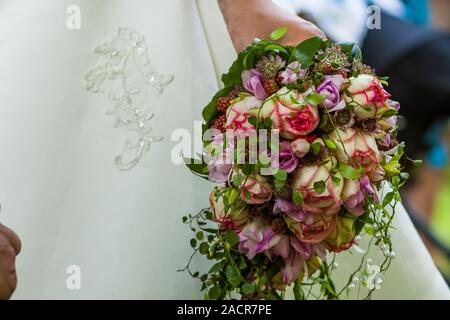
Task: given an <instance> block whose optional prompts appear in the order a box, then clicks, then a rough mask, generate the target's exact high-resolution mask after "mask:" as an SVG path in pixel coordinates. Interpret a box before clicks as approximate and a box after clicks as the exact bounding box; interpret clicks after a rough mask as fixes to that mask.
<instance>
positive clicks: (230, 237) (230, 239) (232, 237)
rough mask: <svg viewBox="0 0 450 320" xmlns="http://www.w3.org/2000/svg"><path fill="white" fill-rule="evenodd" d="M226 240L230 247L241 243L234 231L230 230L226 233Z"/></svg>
mask: <svg viewBox="0 0 450 320" xmlns="http://www.w3.org/2000/svg"><path fill="white" fill-rule="evenodd" d="M224 239H225V241H226V242H227V243H228V244H229V245H230V246H234V245H236V244H238V242H239V236H238V235H237V233H236V232H234V231H233V230H228V231H227V232H226V233H225V236H224Z"/></svg>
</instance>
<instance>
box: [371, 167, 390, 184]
mask: <svg viewBox="0 0 450 320" xmlns="http://www.w3.org/2000/svg"><path fill="white" fill-rule="evenodd" d="M385 175H386V171H385V170H384V169H383V167H382V166H380V165H378V166H377V167H376V168H375V170H373V171H372V172H371V173H370V175H369V179H370V181H372V182H380V181H383V180H384V176H385Z"/></svg>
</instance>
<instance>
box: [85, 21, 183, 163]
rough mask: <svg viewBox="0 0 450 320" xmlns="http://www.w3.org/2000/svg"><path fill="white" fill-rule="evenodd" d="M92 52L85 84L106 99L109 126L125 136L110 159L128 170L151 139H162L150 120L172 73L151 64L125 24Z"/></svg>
mask: <svg viewBox="0 0 450 320" xmlns="http://www.w3.org/2000/svg"><path fill="white" fill-rule="evenodd" d="M94 52H95V53H96V54H98V55H99V62H98V64H97V65H95V66H94V67H93V68H91V69H90V70H89V71H88V72H87V73H86V74H85V76H84V78H85V81H86V84H85V86H86V89H87V90H89V91H91V92H92V93H101V94H104V95H105V96H106V97H107V98H108V99H109V101H110V103H111V106H110V107H109V108H108V110H107V111H106V114H107V115H111V116H113V117H114V123H113V126H114V128H121V129H122V131H123V133H124V139H125V141H124V144H123V148H122V150H121V151H120V153H119V154H117V155H116V156H115V159H114V161H115V164H116V166H117V167H118V168H119V169H120V170H129V169H131V168H133V167H134V166H135V165H136V164H137V163H138V162H139V160H140V159H141V157H142V156H143V154H144V153H146V152H148V151H149V150H150V147H151V144H152V143H153V142H159V141H161V140H162V139H163V137H161V136H158V135H157V134H154V133H153V127H152V120H153V119H154V117H155V110H156V107H157V105H158V101H159V98H160V96H161V95H162V94H163V92H164V89H165V88H166V86H167V85H168V84H170V83H171V82H172V81H173V78H174V77H173V75H169V74H161V73H159V72H158V71H157V70H156V69H155V68H154V67H153V66H152V64H151V60H150V57H149V55H148V47H147V44H146V40H145V38H144V36H142V35H140V34H139V33H137V32H136V31H133V30H130V29H127V28H119V29H118V32H117V35H116V37H115V38H114V39H112V40H111V41H107V42H104V43H103V44H101V45H99V46H97V47H96V48H95V49H94Z"/></svg>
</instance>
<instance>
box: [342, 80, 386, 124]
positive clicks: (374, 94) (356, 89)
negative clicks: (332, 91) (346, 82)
mask: <svg viewBox="0 0 450 320" xmlns="http://www.w3.org/2000/svg"><path fill="white" fill-rule="evenodd" d="M346 92H349V94H350V95H349V96H348V95H347V94H346V95H344V99H345V102H347V104H351V105H352V106H354V110H353V112H354V113H355V115H356V117H358V118H359V119H367V118H373V117H374V116H375V114H376V112H377V106H382V105H383V104H384V103H385V101H386V99H387V98H389V96H390V94H389V93H387V92H386V91H385V90H384V88H383V86H382V85H381V83H380V80H379V79H378V78H377V77H375V76H373V75H370V74H360V75H359V76H358V77H356V78H355V77H351V78H350V86H349V87H348V88H347V90H346ZM352 101H353V103H351V102H352Z"/></svg>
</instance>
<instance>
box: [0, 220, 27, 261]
mask: <svg viewBox="0 0 450 320" xmlns="http://www.w3.org/2000/svg"><path fill="white" fill-rule="evenodd" d="M0 233H2V234H3V235H4V236H5V237H6V238H7V239H8V240H9V242H10V243H11V245H12V246H13V248H14V250H15V251H16V255H18V254H19V252H20V250H21V249H22V242H21V241H20V239H19V236H18V235H17V234H16V233H15V232H14V231H12V230H11V229H9V228H8V227H6V226H4V225H3V224H1V223H0Z"/></svg>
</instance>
